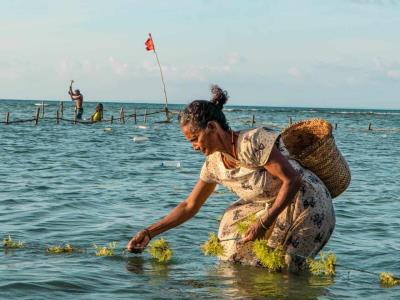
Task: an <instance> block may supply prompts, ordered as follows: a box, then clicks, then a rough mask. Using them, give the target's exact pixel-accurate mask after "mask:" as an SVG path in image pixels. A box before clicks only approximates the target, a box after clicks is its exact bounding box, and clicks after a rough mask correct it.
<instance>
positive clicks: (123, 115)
mask: <svg viewBox="0 0 400 300" xmlns="http://www.w3.org/2000/svg"><path fill="white" fill-rule="evenodd" d="M119 121H120V122H121V123H123V124H125V112H124V107H123V106H121V109H120V110H119Z"/></svg>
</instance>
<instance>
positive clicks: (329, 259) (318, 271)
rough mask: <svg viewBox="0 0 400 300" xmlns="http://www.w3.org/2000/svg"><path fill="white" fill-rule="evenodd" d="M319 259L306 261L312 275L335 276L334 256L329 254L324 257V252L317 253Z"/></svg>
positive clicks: (331, 253)
mask: <svg viewBox="0 0 400 300" xmlns="http://www.w3.org/2000/svg"><path fill="white" fill-rule="evenodd" d="M319 256H320V259H311V258H308V259H307V264H308V268H309V270H310V272H311V274H313V275H322V274H324V275H325V276H335V274H336V255H335V254H333V252H329V253H328V255H326V256H325V253H324V252H322V251H321V252H320V253H319Z"/></svg>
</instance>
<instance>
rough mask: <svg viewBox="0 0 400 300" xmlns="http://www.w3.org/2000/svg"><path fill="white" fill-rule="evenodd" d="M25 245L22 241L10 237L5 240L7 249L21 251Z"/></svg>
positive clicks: (4, 243) (4, 245) (4, 244)
mask: <svg viewBox="0 0 400 300" xmlns="http://www.w3.org/2000/svg"><path fill="white" fill-rule="evenodd" d="M24 246H25V245H24V243H23V242H21V241H14V240H13V239H12V238H11V236H10V235H8V237H6V238H4V239H3V247H4V248H7V249H20V248H24Z"/></svg>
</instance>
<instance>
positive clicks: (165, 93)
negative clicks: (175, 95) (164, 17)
mask: <svg viewBox="0 0 400 300" xmlns="http://www.w3.org/2000/svg"><path fill="white" fill-rule="evenodd" d="M149 37H150V39H151V41H152V42H153V37H152V36H151V33H149ZM153 51H154V54H155V55H156V59H157V63H158V67H159V68H160V74H161V81H162V84H163V88H164V96H165V112H166V114H167V118H168V98H167V90H166V88H165V82H164V76H163V72H162V68H161V64H160V60H159V59H158V55H157V52H156V47H155V46H154V42H153Z"/></svg>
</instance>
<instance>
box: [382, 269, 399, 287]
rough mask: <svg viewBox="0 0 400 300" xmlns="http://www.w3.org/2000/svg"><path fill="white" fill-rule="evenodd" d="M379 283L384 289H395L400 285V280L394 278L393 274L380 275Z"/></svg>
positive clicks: (384, 273) (383, 273)
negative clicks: (394, 287)
mask: <svg viewBox="0 0 400 300" xmlns="http://www.w3.org/2000/svg"><path fill="white" fill-rule="evenodd" d="M379 281H380V283H381V285H382V286H383V287H393V286H395V285H400V279H399V278H396V277H394V275H393V274H392V273H386V272H382V273H380V274H379Z"/></svg>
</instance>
